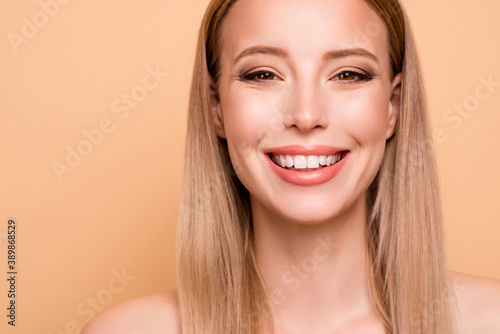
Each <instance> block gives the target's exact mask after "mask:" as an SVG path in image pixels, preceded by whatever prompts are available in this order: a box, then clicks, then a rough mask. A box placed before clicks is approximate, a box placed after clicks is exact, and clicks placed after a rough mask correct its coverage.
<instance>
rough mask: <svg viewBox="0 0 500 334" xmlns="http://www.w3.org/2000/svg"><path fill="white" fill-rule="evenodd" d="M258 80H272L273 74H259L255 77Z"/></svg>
mask: <svg viewBox="0 0 500 334" xmlns="http://www.w3.org/2000/svg"><path fill="white" fill-rule="evenodd" d="M256 77H257V79H259V80H274V74H272V73H271V72H260V73H257V75H256Z"/></svg>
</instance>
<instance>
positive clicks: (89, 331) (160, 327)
mask: <svg viewBox="0 0 500 334" xmlns="http://www.w3.org/2000/svg"><path fill="white" fill-rule="evenodd" d="M109 333H115V334H139V333H141V334H142V333H144V334H156V333H167V334H177V333H179V334H180V333H181V327H180V317H179V308H178V298H177V292H176V290H171V291H169V292H166V293H162V294H156V295H150V296H146V297H142V298H138V299H135V300H131V301H129V302H125V303H123V304H120V305H117V306H114V307H112V308H110V309H107V310H105V311H103V312H101V313H99V314H98V315H97V316H96V317H95V318H94V319H92V320H91V321H90V322H89V323H88V324H87V325H86V326H85V327H84V328H83V330H82V332H81V334H109Z"/></svg>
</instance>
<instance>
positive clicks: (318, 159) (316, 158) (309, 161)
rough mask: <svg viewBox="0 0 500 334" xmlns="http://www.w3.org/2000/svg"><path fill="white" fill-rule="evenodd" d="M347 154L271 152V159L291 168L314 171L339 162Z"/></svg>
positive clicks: (283, 166)
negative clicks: (284, 153) (285, 153)
mask: <svg viewBox="0 0 500 334" xmlns="http://www.w3.org/2000/svg"><path fill="white" fill-rule="evenodd" d="M345 154H346V152H345V151H342V152H338V153H336V154H331V155H288V154H287V155H283V154H274V153H270V154H269V156H270V158H271V160H272V161H273V162H274V163H275V164H276V165H278V166H280V167H282V168H286V169H291V170H299V171H305V172H307V171H312V170H317V169H321V168H324V167H328V166H333V165H335V164H336V163H337V162H339V161H340V160H341V159H342V158H343V156H344V155H345Z"/></svg>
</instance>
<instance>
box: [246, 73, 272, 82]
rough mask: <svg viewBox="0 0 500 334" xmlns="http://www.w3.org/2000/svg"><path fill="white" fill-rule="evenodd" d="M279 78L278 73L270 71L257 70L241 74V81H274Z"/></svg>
mask: <svg viewBox="0 0 500 334" xmlns="http://www.w3.org/2000/svg"><path fill="white" fill-rule="evenodd" d="M276 79H279V78H278V76H277V75H275V74H274V73H273V72H270V71H257V72H252V73H248V74H244V75H243V76H241V78H240V80H241V81H273V80H276Z"/></svg>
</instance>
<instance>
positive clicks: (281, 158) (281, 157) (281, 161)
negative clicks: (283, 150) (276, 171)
mask: <svg viewBox="0 0 500 334" xmlns="http://www.w3.org/2000/svg"><path fill="white" fill-rule="evenodd" d="M280 164H281V167H286V162H285V157H284V156H282V155H280Z"/></svg>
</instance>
